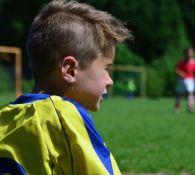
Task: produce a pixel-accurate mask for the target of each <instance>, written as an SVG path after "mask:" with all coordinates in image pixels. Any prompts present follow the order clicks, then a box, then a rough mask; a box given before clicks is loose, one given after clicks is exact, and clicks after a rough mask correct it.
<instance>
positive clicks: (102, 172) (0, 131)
mask: <svg viewBox="0 0 195 175" xmlns="http://www.w3.org/2000/svg"><path fill="white" fill-rule="evenodd" d="M6 173H8V174H11V175H120V174H121V173H120V170H119V168H118V166H117V164H116V162H115V160H114V158H113V156H112V154H111V153H110V151H109V150H108V148H107V147H106V146H105V143H104V141H103V140H102V138H101V137H100V135H99V134H98V132H97V130H96V129H95V127H94V122H93V120H92V118H91V116H90V114H89V112H88V111H87V110H86V109H85V108H84V107H83V106H82V105H81V104H79V103H77V102H75V101H73V100H71V99H66V98H63V97H59V96H50V95H47V94H26V95H22V96H20V97H19V98H18V99H17V100H16V101H15V102H13V103H10V104H9V105H7V106H5V107H2V108H1V109H0V175H4V174H6Z"/></svg>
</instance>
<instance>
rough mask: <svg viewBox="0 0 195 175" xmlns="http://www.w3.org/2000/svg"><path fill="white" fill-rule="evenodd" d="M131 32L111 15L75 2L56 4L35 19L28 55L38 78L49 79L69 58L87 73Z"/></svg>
mask: <svg viewBox="0 0 195 175" xmlns="http://www.w3.org/2000/svg"><path fill="white" fill-rule="evenodd" d="M126 38H130V39H131V38H132V35H131V32H130V31H129V30H128V29H127V28H125V27H124V25H123V24H122V22H121V21H119V20H118V19H116V18H114V17H113V16H111V15H110V14H108V13H107V12H103V11H99V10H96V9H95V8H94V7H92V6H90V5H87V4H81V3H78V2H75V1H71V2H68V1H66V0H53V1H51V2H50V3H48V4H47V5H45V6H44V7H43V8H42V9H41V11H40V12H39V13H38V15H37V16H36V17H35V19H34V21H33V23H32V25H31V28H30V31H29V35H28V39H27V44H26V48H27V54H28V56H29V58H30V63H31V66H32V69H33V71H34V73H35V77H36V76H38V77H40V76H45V75H48V74H49V73H50V72H51V70H52V69H53V68H54V67H55V66H57V65H59V63H60V61H61V60H62V59H63V58H64V57H66V56H73V57H75V59H77V60H78V62H79V66H80V68H82V69H85V68H86V67H87V66H88V65H90V63H91V62H92V61H93V60H94V59H96V58H97V57H98V56H99V55H103V56H105V55H106V54H107V53H109V51H110V50H111V48H112V47H113V46H116V44H118V43H120V42H122V41H123V40H125V39H126Z"/></svg>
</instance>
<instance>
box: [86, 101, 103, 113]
mask: <svg viewBox="0 0 195 175" xmlns="http://www.w3.org/2000/svg"><path fill="white" fill-rule="evenodd" d="M99 108H100V104H99V103H97V104H94V105H91V106H90V107H88V110H89V111H92V112H96V111H98V110H99Z"/></svg>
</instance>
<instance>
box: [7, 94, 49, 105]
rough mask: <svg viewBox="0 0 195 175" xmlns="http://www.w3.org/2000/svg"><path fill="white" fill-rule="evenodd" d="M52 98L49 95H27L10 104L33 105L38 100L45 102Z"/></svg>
mask: <svg viewBox="0 0 195 175" xmlns="http://www.w3.org/2000/svg"><path fill="white" fill-rule="evenodd" d="M48 97H50V95H48V94H26V95H21V96H20V97H18V98H17V99H16V101H14V102H11V103H10V104H23V103H31V102H34V101H37V100H44V99H46V98H48Z"/></svg>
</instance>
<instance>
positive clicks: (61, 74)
mask: <svg viewBox="0 0 195 175" xmlns="http://www.w3.org/2000/svg"><path fill="white" fill-rule="evenodd" d="M126 38H132V37H131V34H130V31H129V30H128V29H126V28H125V27H124V26H123V25H122V24H121V22H120V21H118V20H116V19H115V18H114V17H112V16H111V15H110V14H108V13H106V12H102V11H98V10H96V9H94V8H93V7H91V6H89V5H86V4H80V3H77V2H66V1H63V0H55V1H52V2H50V3H49V4H48V5H46V6H45V7H44V8H43V9H42V10H41V11H40V13H39V14H38V15H37V16H36V18H35V19H34V21H33V23H32V26H31V29H30V32H29V36H28V41H27V52H28V55H29V57H30V60H31V64H32V68H33V71H34V76H35V87H34V89H33V92H32V93H31V94H26V95H22V96H20V97H19V98H18V99H17V100H16V101H15V102H13V103H11V104H9V105H8V106H6V107H4V108H2V109H1V110H0V174H4V173H10V174H12V175H13V174H14V175H16V174H17V175H18V174H20V175H25V174H30V175H51V174H52V175H54V174H58V175H60V174H65V175H94V174H98V175H107V174H110V175H114V174H115V175H118V174H120V171H119V169H118V167H117V164H116V162H115V160H114V158H113V156H112V154H111V153H110V152H109V150H108V148H107V147H106V146H105V144H104V142H103V140H102V138H101V137H100V135H99V134H98V132H97V131H96V129H95V127H94V123H93V121H92V118H91V116H90V114H89V112H88V111H87V110H91V111H97V110H98V109H99V105H100V102H101V101H102V100H103V98H102V95H103V93H106V92H107V88H108V87H109V86H111V85H112V84H113V81H112V79H111V78H110V76H109V73H108V70H109V68H110V67H111V65H112V64H113V60H114V55H115V53H114V52H115V46H116V44H117V43H119V42H122V41H123V40H124V39H126Z"/></svg>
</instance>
